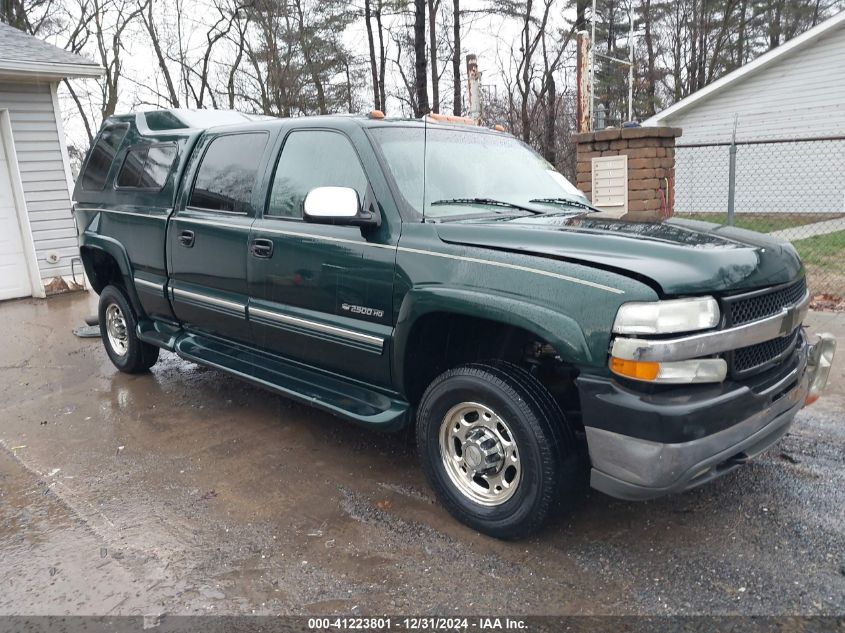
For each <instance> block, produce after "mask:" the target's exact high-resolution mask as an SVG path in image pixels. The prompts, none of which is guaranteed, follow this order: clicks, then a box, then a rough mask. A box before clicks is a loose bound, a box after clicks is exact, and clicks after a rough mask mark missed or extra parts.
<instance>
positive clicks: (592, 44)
mask: <svg viewBox="0 0 845 633" xmlns="http://www.w3.org/2000/svg"><path fill="white" fill-rule="evenodd" d="M590 25H591V31H592V32H591V33H590V97H589V99H590V119H589V123H590V126H589V130H592V129H593V99H594V98H595V97H594V96H593V95H595V94H596V91H595V87H596V85H595V81H596V52H595V51H596V0H593V12H592V13H591V14H590Z"/></svg>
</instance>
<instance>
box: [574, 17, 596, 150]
mask: <svg viewBox="0 0 845 633" xmlns="http://www.w3.org/2000/svg"><path fill="white" fill-rule="evenodd" d="M576 38H577V39H576V41H577V54H576V58H577V61H576V67H575V76H576V84H577V92H578V98H577V100H576V101H577V103H576V114H575V119H576V123H577V125H576V130H577V131H578V133H579V134H582V133H584V132H589V131H590V127H591V126H592V121H591V119H590V102H591V101H592V99H593V95H592V93H591V92H590V83H589V81H588V80H589V77H590V66H589V64H590V60H589V54H590V36H589V35H587V31H578V35H577V36H576Z"/></svg>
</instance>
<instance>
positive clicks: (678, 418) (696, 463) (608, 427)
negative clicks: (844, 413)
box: [579, 335, 835, 500]
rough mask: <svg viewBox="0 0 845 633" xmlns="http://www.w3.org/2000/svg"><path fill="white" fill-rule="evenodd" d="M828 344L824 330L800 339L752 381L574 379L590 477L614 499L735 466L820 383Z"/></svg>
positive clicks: (698, 480)
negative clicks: (654, 385) (659, 387)
mask: <svg viewBox="0 0 845 633" xmlns="http://www.w3.org/2000/svg"><path fill="white" fill-rule="evenodd" d="M834 347H835V342H834V341H833V339H832V337H828V336H825V335H823V336H822V338H821V339H820V341H819V342H818V343H816V344H814V345H807V344H806V342H805V341H804V340H803V339H802V344H801V345H800V346H799V347H798V348H797V349H796V350H795V353H794V355H793V357H792V358H791V359H790V361H789V362H788V363H786V364H785V365H784V366H783V367H782V369H781V370H780V371H779V372H776V375H775V376H773V377H769V378H768V379H767V380H766V381H760V382H758V383H756V384H753V385H750V386H749V385H742V386H738V385H736V384H734V385H730V384H725V385H720V386H713V387H710V388H705V389H702V388H697V389H691V388H689V387H688V388H686V389H687V391H685V390H684V389H675V390H671V391H668V392H665V393H662V394H658V395H644V394H639V393H637V392H635V391H633V390H630V389H627V388H625V387H623V386H621V385H619V384H618V383H616V382H615V381H613V380H609V379H584V378H581V379H579V388H580V391H581V398H582V401H581V405H582V411H583V413H584V424H585V430H586V435H587V444H588V447H589V453H590V461H591V463H592V471H591V475H590V485H591V486H592V487H593V488H595V489H597V490H600V491H602V492H604V493H607V494H609V495H611V496H613V497H617V498H620V499H629V500H641V499H651V498H655V497H660V496H663V495H667V494H672V493H675V492H681V491H683V490H687V489H689V488H693V487H695V486H699V485H701V484H703V483H706V482H708V481H711V480H712V479H715V478H716V477H719V476H721V475H723V474H725V473H727V472H729V471H731V470H733V469H734V468H736V467H738V466H739V465H741V464H742V463H744V462H745V461H747V460H748V459H749V458H751V457H754V456H755V455H757V454H759V453H761V452H763V451H764V450H766V449H767V448H769V447H770V446H771V445H773V444H774V443H775V442H777V441H778V440H779V439H780V438H781V437H782V436H783V435H784V434H785V433H786V431H787V430H788V429H789V426H790V425H791V424H792V421H793V420H794V418H795V414H796V413H798V411H799V410H800V409H801V407H803V406H804V403H805V401H806V400H807V398H808V394H810V392H811V387H812V390H813V391H814V392H816V393H817V392H818V391H819V390H820V389H821V388H823V387H824V383H825V382H826V381H827V369H826V368H825V365H826V366H827V368H828V369H829V360H830V358H832V354H833V348H834ZM822 359H827V363H825V362H822ZM822 374H823V375H822Z"/></svg>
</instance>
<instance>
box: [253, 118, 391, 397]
mask: <svg viewBox="0 0 845 633" xmlns="http://www.w3.org/2000/svg"><path fill="white" fill-rule="evenodd" d="M361 136H362V137H363V133H361ZM368 147H369V146H365V147H363V148H362V147H361V145H360V144H359V145H358V146H357V148H356V145H353V143H352V141H351V140H350V138H349V137H348V136H347V135H346V134H344V133H341V132H340V131H337V130H330V129H313V128H305V127H300V126H297V125H296V124H293V125H291V126H290V127H289V128H288V129H287V130H286V133H285V134H284V137H283V146H282V148H281V151H280V153H279V154H278V156H277V157H276V159H275V160H274V169H273V171H272V177H271V178H270V190H269V196H268V201H267V204H266V208H265V210H264V213H263V215H261V216H260V217H258V219H257V220H256V222H255V224H253V227H252V231H251V237H250V244H251V253H250V256H249V263H248V270H249V280H250V307H249V318H250V322H251V324H252V327H253V334H254V340H255V343H256V345H257V346H258V347H260V348H263V349H266V350H268V351H271V352H274V353H278V354H281V355H283V356H285V357H287V358H290V359H294V360H297V361H301V362H305V363H307V364H309V365H314V366H317V367H320V368H323V369H329V370H335V371H338V372H340V373H342V374H344V375H346V376H351V377H355V378H358V379H361V380H364V381H366V382H369V383H371V384H375V385H382V386H387V385H389V382H390V367H389V354H388V345H389V339H390V334H391V332H392V329H393V328H392V322H393V310H392V307H393V304H392V289H393V274H394V264H395V259H396V242H397V241H398V237H399V228H400V227H399V226H398V223H395V224H394V225H393V226H391V225H390V222H389V218H387V217H383V218H382V224H381V226H380V227H377V228H367V229H361V228H359V227H355V226H333V225H328V224H314V223H306V222H305V221H304V220H303V216H302V207H303V201H304V200H305V196H306V195H307V193H308V192H309V191H310V190H312V189H314V188H315V187H325V186H337V187H351V188H353V189H355V190H356V191H357V192H358V197H359V199H360V200H361V201H362V203H363V205H364V206H365V207H369V208H372V209H373V210H374V211H375V212H376V213H379V204H378V200H377V199H376V195H375V193H374V188H373V186H372V184H373V183H372V181H371V177H372V176H373V175H374V174H368V173H367V172H366V170H365V168H364V166H363V163H362V161H361V157H360V155H359V150H361V149H363V150H366V149H368ZM369 149H370V151H372V150H371V148H369ZM373 163H374V161H373ZM375 176H380V173H377V174H375ZM376 190H378V188H377V189H376Z"/></svg>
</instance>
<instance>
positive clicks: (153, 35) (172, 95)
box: [141, 2, 179, 108]
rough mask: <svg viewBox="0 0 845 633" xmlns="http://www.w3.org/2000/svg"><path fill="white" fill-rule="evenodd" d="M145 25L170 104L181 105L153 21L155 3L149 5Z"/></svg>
mask: <svg viewBox="0 0 845 633" xmlns="http://www.w3.org/2000/svg"><path fill="white" fill-rule="evenodd" d="M141 17H142V19H143V21H144V26H146V27H147V33H148V34H149V36H150V43H151V44H152V45H153V51H154V52H155V55H156V59H157V60H158V67H159V70H160V71H161V74H162V75H164V83H165V85H166V86H167V96H168V98H169V99H170V105H171V106H173V107H174V108H178V107H179V95H178V93H177V92H176V86H175V84H174V83H173V77H171V75H170V69H169V68H168V67H167V61H166V60H165V58H164V52H163V51H162V50H161V42H160V41H159V37H158V31H157V30H156V26H155V22H154V21H153V3H152V2H150V3H149V4H148V5H147V15H146V17H144V15H143V14H142V16H141Z"/></svg>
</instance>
